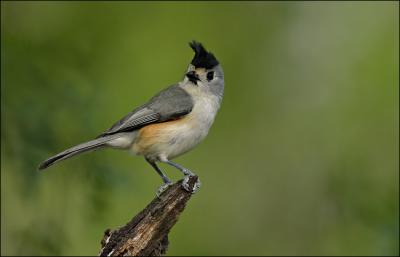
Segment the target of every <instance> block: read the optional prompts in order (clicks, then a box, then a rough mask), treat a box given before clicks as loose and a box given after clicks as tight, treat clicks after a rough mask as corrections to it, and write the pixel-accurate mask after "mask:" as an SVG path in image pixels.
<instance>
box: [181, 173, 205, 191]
mask: <svg viewBox="0 0 400 257" xmlns="http://www.w3.org/2000/svg"><path fill="white" fill-rule="evenodd" d="M193 176H194V175H186V176H185V177H184V178H183V181H182V187H183V189H185V190H186V191H188V192H189V193H192V194H194V193H196V192H197V190H199V188H200V186H201V182H200V179H199V178H197V180H196V183H194V185H193V186H191V185H190V184H189V179H190V178H192V177H193Z"/></svg>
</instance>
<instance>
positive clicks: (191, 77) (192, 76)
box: [186, 71, 200, 85]
mask: <svg viewBox="0 0 400 257" xmlns="http://www.w3.org/2000/svg"><path fill="white" fill-rule="evenodd" d="M186 77H187V78H188V79H189V80H190V81H191V82H193V83H194V84H195V85H197V81H198V80H200V79H199V76H198V75H197V73H196V72H195V71H189V72H188V73H186Z"/></svg>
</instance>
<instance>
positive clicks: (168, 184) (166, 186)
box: [156, 182, 172, 198]
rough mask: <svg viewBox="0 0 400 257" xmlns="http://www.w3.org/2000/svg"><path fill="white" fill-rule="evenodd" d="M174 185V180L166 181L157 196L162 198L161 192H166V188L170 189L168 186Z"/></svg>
mask: <svg viewBox="0 0 400 257" xmlns="http://www.w3.org/2000/svg"><path fill="white" fill-rule="evenodd" d="M171 185H172V182H166V183H164V184H163V185H162V186H160V187H159V188H158V190H157V193H156V195H157V197H158V198H160V196H161V194H162V193H164V192H165V190H167V189H168V187H170V186H171Z"/></svg>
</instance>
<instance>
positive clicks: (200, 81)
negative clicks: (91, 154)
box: [39, 41, 224, 193]
mask: <svg viewBox="0 0 400 257" xmlns="http://www.w3.org/2000/svg"><path fill="white" fill-rule="evenodd" d="M189 45H190V47H191V48H192V49H193V50H194V52H195V56H194V58H193V60H192V61H191V63H190V64H189V67H188V69H187V71H186V74H185V76H184V79H183V80H182V81H181V82H179V83H177V84H175V85H172V86H170V87H168V88H166V89H164V90H162V91H161V92H159V93H158V94H157V95H155V96H154V97H153V98H151V99H150V100H149V101H148V102H147V103H146V104H144V105H142V106H140V107H138V108H136V109H134V110H133V111H132V112H130V113H129V114H128V115H126V116H125V117H123V118H122V119H121V120H120V121H118V122H116V123H115V124H114V125H113V126H112V127H111V128H110V129H108V130H107V131H105V132H104V133H102V134H101V135H100V136H98V137H97V138H96V139H94V140H91V141H89V142H86V143H82V144H79V145H77V146H74V147H71V148H69V149H67V150H65V151H63V152H61V153H59V154H57V155H55V156H53V157H50V158H49V159H47V160H45V161H44V162H43V163H41V164H40V166H39V169H40V170H43V169H46V168H48V167H49V166H51V165H53V164H55V163H57V162H59V161H62V160H65V159H68V158H70V157H72V156H75V155H77V154H80V153H84V152H87V151H91V150H96V149H99V148H105V147H111V148H116V149H123V150H130V151H132V152H133V153H134V154H136V155H142V156H144V158H145V159H146V160H147V162H149V163H150V164H151V166H152V167H153V168H154V169H155V170H156V171H157V173H158V174H159V175H160V176H161V178H162V180H163V182H164V185H163V186H161V187H160V189H159V191H158V193H161V192H162V191H163V190H164V189H165V188H167V187H168V185H170V184H171V181H170V180H169V179H168V177H167V176H166V175H165V174H164V173H163V172H162V171H161V170H160V168H159V167H158V166H157V164H156V162H163V163H167V164H169V165H172V166H173V167H175V168H177V169H179V170H180V171H181V172H183V174H184V175H185V179H184V181H183V187H184V188H185V189H186V190H188V191H194V190H195V189H197V188H189V185H188V183H187V181H188V179H189V177H190V176H193V175H194V174H193V173H192V172H191V171H190V170H188V169H186V168H184V167H182V166H181V165H179V164H177V163H174V162H172V161H171V160H172V159H173V158H175V157H177V156H179V155H181V154H183V153H186V152H187V151H189V150H191V149H193V148H194V147H195V146H196V145H197V144H198V143H199V142H200V141H202V140H203V139H204V138H205V137H206V136H207V134H208V130H209V129H210V127H211V125H212V123H213V122H214V119H215V115H216V114H217V111H218V109H219V107H220V104H221V101H222V96H223V93H224V73H223V70H222V67H221V65H220V64H219V62H218V60H217V59H216V58H215V56H214V55H213V54H212V53H211V52H208V51H207V50H206V49H205V48H204V47H203V45H202V44H200V43H198V42H196V41H193V42H191V43H189ZM198 186H199V185H196V186H195V187H198Z"/></svg>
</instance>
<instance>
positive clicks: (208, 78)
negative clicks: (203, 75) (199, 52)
mask: <svg viewBox="0 0 400 257" xmlns="http://www.w3.org/2000/svg"><path fill="white" fill-rule="evenodd" d="M213 78H214V72H213V71H209V72H208V73H207V80H208V81H210V80H212V79H213Z"/></svg>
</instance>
